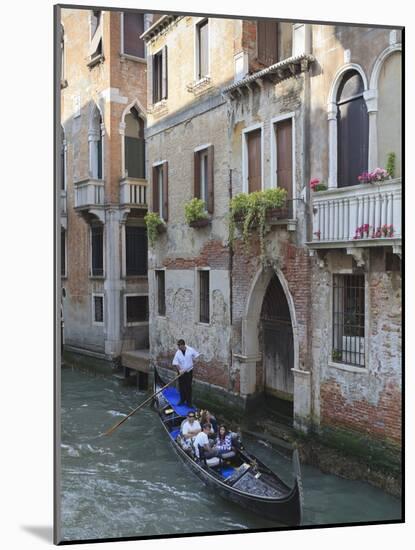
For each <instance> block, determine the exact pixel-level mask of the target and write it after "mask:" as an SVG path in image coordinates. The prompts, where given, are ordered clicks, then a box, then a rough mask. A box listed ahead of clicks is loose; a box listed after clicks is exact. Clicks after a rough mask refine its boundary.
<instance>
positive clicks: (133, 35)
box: [123, 12, 144, 58]
mask: <svg viewBox="0 0 415 550" xmlns="http://www.w3.org/2000/svg"><path fill="white" fill-rule="evenodd" d="M123 22H124V33H123V53H126V54H128V55H134V56H135V57H141V58H143V57H144V40H143V39H142V38H140V36H141V35H142V34H143V32H144V14H143V13H132V12H125V13H124V14H123Z"/></svg>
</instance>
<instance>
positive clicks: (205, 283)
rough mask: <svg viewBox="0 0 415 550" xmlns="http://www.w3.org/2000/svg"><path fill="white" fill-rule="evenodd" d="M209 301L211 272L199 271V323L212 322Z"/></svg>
mask: <svg viewBox="0 0 415 550" xmlns="http://www.w3.org/2000/svg"><path fill="white" fill-rule="evenodd" d="M209 299H210V289H209V271H199V321H200V322H201V323H209V322H210V307H209Z"/></svg>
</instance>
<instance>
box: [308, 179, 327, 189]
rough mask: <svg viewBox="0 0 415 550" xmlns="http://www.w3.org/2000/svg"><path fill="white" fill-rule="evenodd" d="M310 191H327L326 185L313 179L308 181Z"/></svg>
mask: <svg viewBox="0 0 415 550" xmlns="http://www.w3.org/2000/svg"><path fill="white" fill-rule="evenodd" d="M310 189H311V191H314V192H318V191H327V185H326V184H325V183H322V182H321V181H320V180H319V179H318V178H313V179H311V180H310Z"/></svg>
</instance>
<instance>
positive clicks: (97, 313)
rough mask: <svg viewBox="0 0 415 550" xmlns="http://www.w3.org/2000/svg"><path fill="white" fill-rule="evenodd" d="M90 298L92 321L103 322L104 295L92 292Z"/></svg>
mask: <svg viewBox="0 0 415 550" xmlns="http://www.w3.org/2000/svg"><path fill="white" fill-rule="evenodd" d="M92 300H93V302H92V306H93V319H94V323H100V324H101V323H103V322H104V297H103V296H101V295H96V294H94V295H93V296H92Z"/></svg>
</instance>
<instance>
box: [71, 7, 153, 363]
mask: <svg viewBox="0 0 415 550" xmlns="http://www.w3.org/2000/svg"><path fill="white" fill-rule="evenodd" d="M60 14H61V29H60V30H61V37H60V39H61V40H60V42H61V54H62V55H61V130H62V136H61V137H62V151H61V191H60V193H61V228H62V229H61V252H62V255H61V258H62V262H61V277H62V279H61V280H62V306H63V317H64V344H65V349H66V350H68V351H75V352H81V353H84V354H89V355H92V356H96V357H100V358H105V359H109V360H114V359H116V358H118V357H119V356H120V355H121V353H122V352H124V351H126V350H134V349H148V282H147V236H146V229H145V224H144V215H145V213H146V211H147V195H148V191H147V187H148V183H147V181H148V178H147V168H146V159H145V143H144V128H145V125H146V103H147V74H146V73H147V67H146V59H145V57H146V52H145V44H144V41H143V40H141V39H140V38H139V36H140V35H141V34H142V32H144V30H145V29H146V28H148V26H150V25H151V24H152V23H153V15H151V14H143V13H136V12H116V11H100V10H87V9H68V8H62V9H61V10H60Z"/></svg>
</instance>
